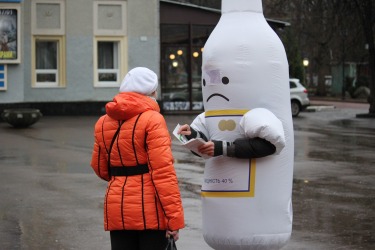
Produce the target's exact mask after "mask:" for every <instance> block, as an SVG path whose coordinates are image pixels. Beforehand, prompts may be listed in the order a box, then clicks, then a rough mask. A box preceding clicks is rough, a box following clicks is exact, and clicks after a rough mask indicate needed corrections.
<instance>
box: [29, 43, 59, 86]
mask: <svg viewBox="0 0 375 250" xmlns="http://www.w3.org/2000/svg"><path fill="white" fill-rule="evenodd" d="M39 41H45V42H57V52H56V53H57V69H37V68H36V56H37V55H36V54H37V53H36V43H37V42H39ZM32 58H33V60H32V62H31V68H32V87H34V88H61V87H65V60H66V59H65V37H64V36H33V39H32ZM38 73H52V74H53V73H55V74H56V81H55V82H38V81H37V79H38V78H37V77H38Z"/></svg>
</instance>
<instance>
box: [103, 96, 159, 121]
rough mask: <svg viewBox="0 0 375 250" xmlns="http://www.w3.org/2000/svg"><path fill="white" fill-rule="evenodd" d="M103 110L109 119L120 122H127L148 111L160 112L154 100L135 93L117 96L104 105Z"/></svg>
mask: <svg viewBox="0 0 375 250" xmlns="http://www.w3.org/2000/svg"><path fill="white" fill-rule="evenodd" d="M105 109H106V113H107V115H108V116H109V117H111V118H112V119H115V120H120V121H122V120H128V119H130V118H132V117H134V116H136V115H138V114H140V113H142V112H145V111H148V110H154V111H157V112H160V108H159V105H158V103H157V102H156V101H155V100H154V99H152V98H150V97H149V96H145V95H142V94H138V93H135V92H123V93H119V94H117V95H116V96H115V97H114V98H113V100H112V101H111V102H108V103H107V104H106V106H105Z"/></svg>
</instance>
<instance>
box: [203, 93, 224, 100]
mask: <svg viewBox="0 0 375 250" xmlns="http://www.w3.org/2000/svg"><path fill="white" fill-rule="evenodd" d="M214 96H219V97H221V98H223V99H225V100H227V101H228V102H229V99H228V98H227V97H226V96H223V95H222V94H218V93H214V94H212V95H210V96H209V97H208V98H207V102H208V101H209V100H210V99H211V98H212V97H214Z"/></svg>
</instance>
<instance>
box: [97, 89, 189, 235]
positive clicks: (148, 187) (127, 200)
mask: <svg viewBox="0 0 375 250" xmlns="http://www.w3.org/2000/svg"><path fill="white" fill-rule="evenodd" d="M106 112H107V114H106V115H104V116H102V117H100V118H99V120H98V121H97V123H96V125H95V134H94V136H95V143H94V149H93V154H92V160H91V166H92V168H93V169H94V171H95V173H96V174H97V175H98V176H99V177H100V178H102V179H104V180H106V181H108V186H107V192H106V195H105V201H104V226H105V230H109V231H111V230H145V229H158V230H166V229H168V230H178V229H181V228H183V227H184V213H183V207H182V201H181V197H180V191H179V187H178V181H177V177H176V172H175V169H174V166H173V161H174V159H173V155H172V151H171V138H170V135H169V132H168V129H167V125H166V122H165V120H164V117H163V116H162V115H161V114H160V109H159V106H158V104H157V102H155V101H154V100H153V99H151V98H150V97H148V96H144V95H141V94H137V93H133V92H127V93H120V94H118V95H116V96H115V97H114V99H113V101H112V102H109V103H107V105H106ZM119 126H120V127H121V128H120V129H119V131H118V134H117V135H115V134H116V131H117V130H118V128H119ZM114 137H115V139H114V140H113V138H114ZM112 140H113V144H112V148H111V147H110V146H111V143H112ZM108 155H110V166H109V164H108ZM142 165H143V167H146V171H147V166H148V173H143V174H140V173H137V174H135V175H129V174H126V175H127V176H124V175H123V174H118V173H119V171H120V173H122V171H123V170H124V168H126V169H130V168H131V169H132V170H134V169H135V168H138V169H140V168H141V167H142ZM110 167H111V168H112V169H111V170H110ZM126 171H127V170H126ZM133 174H134V173H133Z"/></svg>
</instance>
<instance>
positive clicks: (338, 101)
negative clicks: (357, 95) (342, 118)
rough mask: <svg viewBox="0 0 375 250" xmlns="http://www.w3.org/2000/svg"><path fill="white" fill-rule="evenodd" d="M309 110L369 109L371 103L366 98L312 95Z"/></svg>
mask: <svg viewBox="0 0 375 250" xmlns="http://www.w3.org/2000/svg"><path fill="white" fill-rule="evenodd" d="M309 98H310V106H309V107H308V108H307V109H306V111H308V112H315V111H322V110H331V109H335V108H351V109H368V108H369V106H370V104H369V103H368V102H367V100H365V99H353V98H346V99H342V98H341V97H319V96H311V97H309Z"/></svg>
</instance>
